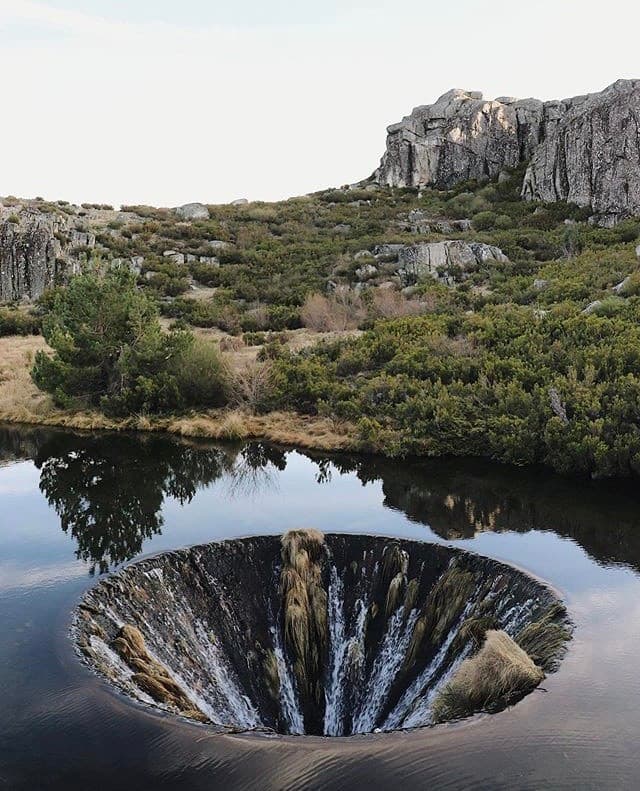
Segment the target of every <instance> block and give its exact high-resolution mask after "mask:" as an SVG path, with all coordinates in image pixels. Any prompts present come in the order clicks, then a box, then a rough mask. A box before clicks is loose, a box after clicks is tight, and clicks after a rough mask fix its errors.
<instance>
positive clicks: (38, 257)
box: [0, 211, 60, 302]
mask: <svg viewBox="0 0 640 791" xmlns="http://www.w3.org/2000/svg"><path fill="white" fill-rule="evenodd" d="M56 230H57V221H56V219H55V218H54V217H52V216H51V215H47V214H39V213H37V212H29V211H24V212H21V213H20V214H19V215H16V216H13V217H10V218H8V219H0V302H11V301H13V300H19V299H24V298H27V299H37V298H38V297H39V296H40V295H41V294H42V293H43V292H44V290H45V289H46V288H48V287H50V286H52V285H53V283H54V281H55V279H56V275H57V274H58V267H59V263H58V259H59V256H60V243H59V242H58V240H57V239H56V236H55V234H56Z"/></svg>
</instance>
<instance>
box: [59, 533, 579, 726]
mask: <svg viewBox="0 0 640 791" xmlns="http://www.w3.org/2000/svg"><path fill="white" fill-rule="evenodd" d="M73 636H74V639H75V641H76V646H77V648H78V650H79V652H80V654H81V656H82V657H83V659H84V661H85V662H86V663H87V664H88V665H89V666H90V667H91V668H93V669H94V670H95V671H97V672H98V673H99V674H100V675H102V676H103V677H105V678H106V679H107V680H108V681H109V682H110V683H111V684H113V685H115V686H116V687H118V688H119V689H120V690H122V691H123V692H125V693H126V694H128V695H129V696H130V697H132V698H134V699H136V700H138V701H140V702H142V703H144V704H147V705H149V706H153V707H156V708H159V709H162V710H164V711H167V712H171V713H174V714H177V715H181V716H183V717H186V718H188V719H192V720H195V721H198V722H202V723H206V724H208V725H209V726H210V727H212V728H213V729H215V730H220V731H227V732H228V731H245V730H246V731H252V730H254V731H261V730H262V731H272V732H276V733H280V734H308V735H312V734H313V735H323V736H351V735H355V734H365V733H372V732H379V731H393V730H402V729H407V728H415V727H422V726H427V725H435V724H438V723H441V722H446V721H450V720H455V719H459V718H462V717H465V716H468V715H471V714H473V713H476V712H480V711H486V712H494V711H498V710H500V709H502V708H504V707H506V706H508V705H511V704H513V703H515V702H517V701H518V700H520V699H521V698H522V697H524V696H525V695H527V694H528V693H530V692H531V691H533V690H534V689H535V688H536V687H537V686H538V684H539V683H540V682H541V680H542V679H543V678H544V676H545V674H547V673H549V672H553V671H554V670H556V669H557V667H558V664H559V662H560V660H561V658H562V656H563V654H564V652H565V650H566V643H567V641H568V640H569V639H570V637H571V625H570V623H569V620H568V617H567V614H566V610H565V608H564V606H563V604H562V602H561V601H560V600H559V599H558V597H557V596H556V594H555V593H554V592H553V591H551V590H550V589H549V588H548V587H546V586H545V585H543V584H542V583H541V582H539V581H537V580H535V579H534V578H532V577H530V576H528V575H527V574H525V573H524V572H522V571H519V570H517V569H515V568H512V567H510V566H507V565H504V564H502V563H499V562H497V561H495V560H492V559H489V558H485V557H481V556H478V555H474V554H471V553H468V552H465V551H463V550H460V549H454V548H451V547H446V546H441V545H438V544H430V543H422V542H417V541H406V540H399V539H392V538H386V537H380V536H368V535H350V534H327V535H324V534H322V533H320V532H318V531H316V530H294V531H290V532H288V533H285V534H284V535H283V536H258V537H252V538H244V539H235V540H229V541H222V542H216V543H211V544H205V545H201V546H196V547H191V548H188V549H181V550H175V551H170V552H165V553H163V554H160V555H156V556H154V557H151V558H147V559H145V560H141V561H138V562H136V563H132V564H131V565H129V566H127V567H125V568H124V569H122V570H120V571H118V572H117V573H115V574H113V575H111V576H109V577H107V578H106V579H104V580H103V581H101V582H100V583H98V584H97V585H96V586H95V587H94V588H92V589H91V590H90V591H89V592H88V593H87V594H85V596H84V597H83V599H82V601H81V603H80V604H79V605H78V608H77V610H76V614H75V619H74V628H73Z"/></svg>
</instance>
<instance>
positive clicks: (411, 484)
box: [309, 453, 640, 567]
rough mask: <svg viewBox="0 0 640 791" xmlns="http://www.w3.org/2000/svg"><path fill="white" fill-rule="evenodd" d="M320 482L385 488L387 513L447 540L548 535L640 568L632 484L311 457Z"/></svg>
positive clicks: (465, 465)
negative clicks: (343, 477) (351, 478)
mask: <svg viewBox="0 0 640 791" xmlns="http://www.w3.org/2000/svg"><path fill="white" fill-rule="evenodd" d="M309 455H310V457H311V458H312V459H313V461H314V462H315V463H316V465H317V466H318V474H317V480H318V482H319V483H325V482H327V481H330V480H331V474H332V472H333V471H337V472H338V473H339V474H347V473H355V474H356V475H357V477H358V479H359V480H360V481H361V482H362V483H363V484H367V483H370V482H374V481H381V482H382V491H383V494H384V497H385V500H384V503H385V505H386V506H387V507H389V508H393V509H394V510H398V511H402V512H403V513H404V514H405V515H406V516H407V517H408V518H409V519H411V520H412V521H414V522H419V523H421V524H424V525H427V526H428V527H430V528H431V529H432V530H433V531H434V532H435V533H436V534H437V535H439V536H441V537H442V538H445V539H447V540H455V539H466V538H473V537H474V536H475V535H477V533H479V532H482V531H494V532H503V531H504V532H506V531H515V532H519V533H524V532H528V531H530V530H548V531H553V532H555V533H557V534H558V535H560V536H566V537H570V538H572V539H574V540H575V541H577V542H578V543H579V544H580V546H581V547H583V548H584V549H585V550H586V551H587V552H588V553H589V554H590V555H591V556H592V557H593V558H595V559H596V560H598V561H601V562H623V563H631V564H633V565H634V566H635V567H640V508H639V503H638V498H637V493H636V492H635V491H634V490H633V489H632V488H631V486H630V485H627V484H625V483H624V482H611V481H600V482H593V481H589V482H588V483H587V482H584V481H580V480H575V479H573V480H571V479H567V478H563V477H561V476H559V475H556V474H553V473H549V472H547V471H544V470H541V469H539V468H525V469H513V468H509V467H506V466H503V465H497V464H488V463H485V462H477V461H473V460H468V459H467V460H465V459H439V460H437V461H434V460H428V459H424V460H414V459H407V460H405V461H403V462H402V463H398V462H397V461H390V460H388V459H385V458H383V457H375V456H348V455H343V456H339V457H335V458H327V457H326V456H321V455H319V454H313V453H311V454H309Z"/></svg>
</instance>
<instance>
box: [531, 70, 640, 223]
mask: <svg viewBox="0 0 640 791" xmlns="http://www.w3.org/2000/svg"><path fill="white" fill-rule="evenodd" d="M522 194H523V197H525V198H527V199H533V200H541V201H558V200H562V201H569V202H571V203H576V204H577V205H578V206H591V208H592V209H593V212H594V214H595V215H596V216H597V217H598V219H599V222H600V224H605V225H613V224H615V222H616V221H617V219H618V218H619V217H625V216H631V215H639V214H640V80H620V81H618V82H616V83H615V84H614V85H611V86H610V87H609V88H607V89H606V90H604V91H602V93H597V94H593V95H589V96H584V97H580V98H578V99H573V100H572V102H571V104H570V106H569V107H568V109H567V110H566V112H565V113H564V114H563V117H562V119H561V121H560V123H558V124H557V125H556V126H555V127H554V128H553V129H551V130H549V132H548V134H547V135H546V136H545V139H544V140H543V142H542V143H541V145H539V146H538V147H537V148H536V149H535V151H534V153H533V157H532V158H531V162H530V164H529V167H528V169H527V172H526V175H525V179H524V186H523V193H522Z"/></svg>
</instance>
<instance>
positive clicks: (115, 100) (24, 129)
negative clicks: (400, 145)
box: [0, 0, 640, 206]
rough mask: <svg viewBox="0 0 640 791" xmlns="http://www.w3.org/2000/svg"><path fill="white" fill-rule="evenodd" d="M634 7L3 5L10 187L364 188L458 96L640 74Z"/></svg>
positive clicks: (256, 193) (1, 139) (265, 191)
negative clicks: (410, 121) (395, 143)
mask: <svg viewBox="0 0 640 791" xmlns="http://www.w3.org/2000/svg"><path fill="white" fill-rule="evenodd" d="M639 26H640V4H639V3H637V2H636V0H608V2H607V3H606V4H605V3H602V2H595V1H594V0H537V2H535V3H527V4H523V3H519V2H516V0H510V1H509V2H506V0H475V1H474V0H456V1H455V2H451V0H449V1H448V2H444V1H443V0H440V2H431V0H322V2H314V3H305V2H304V0H276V1H275V2H274V1H273V0H226V1H225V2H218V1H217V0H0V74H1V75H2V82H1V84H2V90H1V95H2V121H1V125H0V161H1V167H0V195H17V196H19V197H25V198H28V197H35V196H43V197H45V198H47V199H50V200H54V199H66V200H71V201H74V202H85V201H88V202H98V203H111V204H113V205H116V206H119V205H121V204H133V203H146V204H151V205H158V206H176V205H180V204H183V203H186V202H190V201H202V202H205V203H225V202H229V201H232V200H234V199H236V198H248V199H250V200H278V199H281V198H286V197H290V196H293V195H301V194H305V193H308V192H312V191H314V190H318V189H322V188H326V187H331V186H340V185H342V184H348V183H352V182H355V181H359V180H361V179H363V178H365V177H367V176H368V175H370V174H371V172H372V171H373V170H374V169H375V168H376V166H377V164H378V161H379V159H380V156H381V155H382V153H383V151H384V145H385V134H386V132H385V130H386V127H387V126H388V125H389V124H391V123H394V122H396V121H399V120H400V119H401V118H402V117H403V116H404V115H407V114H408V113H410V112H411V109H412V108H413V107H415V106H417V105H420V104H427V103H430V102H432V101H435V99H436V98H437V97H438V96H440V95H441V94H442V93H444V92H445V91H447V90H449V89H450V88H453V87H456V88H465V89H468V90H480V91H482V92H483V93H484V95H485V96H486V97H489V98H494V97H495V96H504V95H510V96H519V97H527V96H536V97H538V98H541V99H551V98H563V97H566V96H573V95H577V94H581V93H587V92H592V91H597V90H601V89H602V88H604V87H605V86H606V85H608V84H610V83H611V82H613V81H615V80H616V79H618V78H620V77H638V78H640V59H639V57H638V45H637V31H638V28H639Z"/></svg>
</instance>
